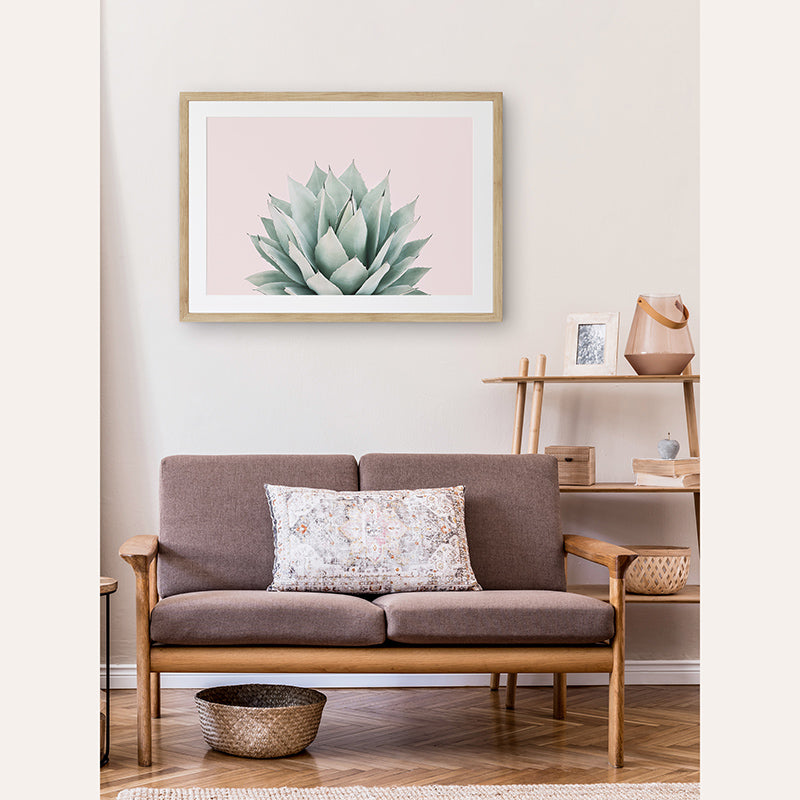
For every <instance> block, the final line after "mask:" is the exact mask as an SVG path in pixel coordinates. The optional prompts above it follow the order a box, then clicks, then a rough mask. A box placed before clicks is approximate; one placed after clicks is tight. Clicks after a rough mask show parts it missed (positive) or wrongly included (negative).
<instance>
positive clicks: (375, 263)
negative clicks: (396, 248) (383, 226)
mask: <svg viewBox="0 0 800 800" xmlns="http://www.w3.org/2000/svg"><path fill="white" fill-rule="evenodd" d="M394 236H395V234H393V233H390V234H389V236H388V238H387V239H386V241H385V242H384V243H383V246H382V247H381V249H380V250H378V252H377V253H376V254H375V258H373V259H372V263H371V264H370V265H369V272H370V274H372V273H373V272H375V270H377V269H378V268H379V267H381V266H383V263H384V262H385V261H389V257H388V255H387V254H388V252H389V249H390V248H391V246H392V241H393V240H394ZM387 266H391V263H389V264H387Z"/></svg>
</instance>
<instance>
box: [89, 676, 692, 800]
mask: <svg viewBox="0 0 800 800" xmlns="http://www.w3.org/2000/svg"><path fill="white" fill-rule="evenodd" d="M324 693H325V694H326V695H327V697H328V703H327V705H326V706H325V711H324V713H323V715H322V723H321V725H320V729H319V733H318V735H317V738H316V739H315V740H314V742H313V743H312V744H311V745H310V746H309V748H308V749H307V750H305V751H303V752H302V753H299V754H298V755H296V756H292V757H289V758H283V759H275V760H254V759H246V758H237V757H235V756H228V755H225V754H223V753H218V752H215V751H213V750H210V749H209V748H208V746H207V745H206V744H205V742H204V740H203V737H202V734H201V732H200V722H199V718H198V715H197V711H196V708H195V705H194V691H193V690H191V689H165V690H164V691H163V693H162V698H163V699H162V716H161V718H160V719H158V720H155V721H154V724H153V766H151V767H139V766H138V765H137V762H136V696H135V692H134V691H133V690H115V691H113V692H112V697H111V759H110V761H109V763H108V765H107V766H105V767H103V768H102V770H101V776H100V777H101V795H100V796H101V798H109V799H110V800H113V798H116V796H117V793H118V792H119V791H120V790H122V789H125V788H129V787H133V786H153V787H157V786H166V787H174V788H179V787H186V786H205V787H211V786H227V787H268V786H337V785H351V786H353V785H368V786H392V785H412V784H428V783H448V784H472V783H480V784H508V783H607V782H608V783H611V782H626V783H640V782H641V783H645V782H654V781H686V782H694V781H699V780H700V771H699V769H700V758H699V756H700V753H699V750H700V735H699V733H700V732H699V687H697V686H630V687H628V688H627V689H626V720H625V739H626V748H625V750H626V752H625V767H623V768H621V769H616V770H615V769H612V768H611V767H609V766H608V763H607V761H606V741H607V740H606V709H607V702H608V701H607V695H608V690H607V689H606V688H604V687H594V686H581V687H570V688H569V690H568V695H567V719H566V720H564V721H558V720H554V719H553V718H552V706H551V689H549V688H543V687H527V686H524V687H523V686H521V687H519V689H518V690H517V707H516V709H515V710H513V711H507V710H506V709H505V708H504V706H503V696H504V690H503V689H502V688H501V690H500V692H490V691H489V690H488V689H485V688H450V687H448V688H442V689H438V688H436V689H429V688H425V689H357V690H356V689H326V690H324Z"/></svg>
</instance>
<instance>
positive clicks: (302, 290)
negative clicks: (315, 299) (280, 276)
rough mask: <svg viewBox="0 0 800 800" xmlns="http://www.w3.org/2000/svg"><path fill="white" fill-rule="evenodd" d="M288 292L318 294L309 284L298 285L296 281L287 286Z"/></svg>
mask: <svg viewBox="0 0 800 800" xmlns="http://www.w3.org/2000/svg"><path fill="white" fill-rule="evenodd" d="M286 294H303V295H306V294H316V292H313V291H312V290H311V289H309V288H308V286H298V285H297V284H296V283H293V284H290V285H289V286H287V287H286Z"/></svg>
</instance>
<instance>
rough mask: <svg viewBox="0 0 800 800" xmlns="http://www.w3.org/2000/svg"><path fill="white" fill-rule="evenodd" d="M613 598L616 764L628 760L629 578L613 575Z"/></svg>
mask: <svg viewBox="0 0 800 800" xmlns="http://www.w3.org/2000/svg"><path fill="white" fill-rule="evenodd" d="M609 599H610V601H611V605H612V606H613V607H614V611H615V615H614V616H615V619H614V625H615V633H614V641H613V643H612V656H613V662H612V667H611V674H610V675H609V678H608V761H609V763H610V764H611V766H612V767H621V766H623V765H624V763H625V756H624V728H625V579H624V578H611V579H610V581H609Z"/></svg>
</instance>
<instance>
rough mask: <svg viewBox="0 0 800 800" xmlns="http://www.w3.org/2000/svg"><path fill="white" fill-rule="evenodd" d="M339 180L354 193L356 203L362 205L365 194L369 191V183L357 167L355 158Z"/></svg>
mask: <svg viewBox="0 0 800 800" xmlns="http://www.w3.org/2000/svg"><path fill="white" fill-rule="evenodd" d="M339 180H340V181H341V182H342V183H343V184H344V185H345V186H346V187H347V188H348V189H349V190H350V191H351V192H352V193H353V197H354V198H355V201H356V205H357V206H360V205H361V201H362V200H363V199H364V195H365V194H366V193H367V184H366V183H364V179H363V178H362V177H361V173H360V172H359V171H358V169H357V168H356V162H355V159H354V160H353V161H352V162H351V163H350V166H349V167H348V168H347V169H346V170H345V171H344V172H343V173H342V174H341V175H340V176H339Z"/></svg>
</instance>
